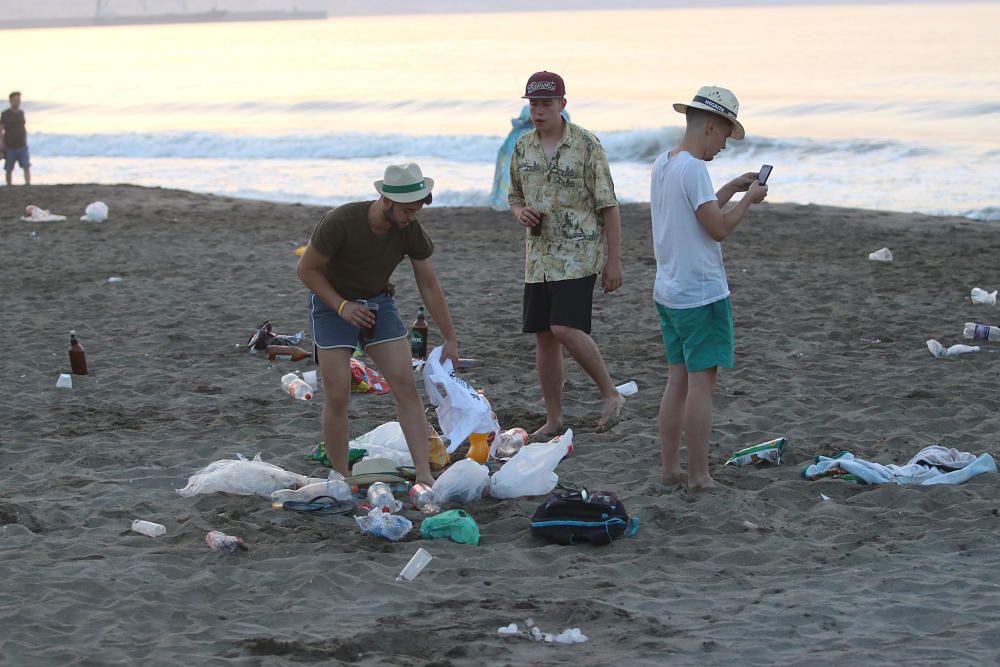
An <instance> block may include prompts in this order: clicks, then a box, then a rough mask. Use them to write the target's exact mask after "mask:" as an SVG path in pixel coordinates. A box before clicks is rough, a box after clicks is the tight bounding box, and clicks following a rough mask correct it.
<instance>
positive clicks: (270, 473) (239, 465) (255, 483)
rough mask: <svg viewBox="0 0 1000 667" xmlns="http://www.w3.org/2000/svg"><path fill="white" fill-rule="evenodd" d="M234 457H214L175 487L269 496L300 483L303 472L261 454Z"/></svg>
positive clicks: (193, 492)
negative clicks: (217, 459) (183, 482)
mask: <svg viewBox="0 0 1000 667" xmlns="http://www.w3.org/2000/svg"><path fill="white" fill-rule="evenodd" d="M236 456H238V457H239V458H237V459H223V460H221V461H214V462H212V463H209V464H208V465H207V466H205V467H204V468H202V469H201V470H199V471H198V472H196V473H195V474H193V475H191V477H190V478H189V479H188V483H187V486H185V487H184V488H183V489H177V493H179V494H180V495H182V496H194V495H197V494H199V493H235V494H237V495H241V496H252V495H258V496H262V497H264V498H270V497H271V494H272V493H274V492H275V491H277V490H279V489H290V488H293V487H297V486H302V485H303V484H304V483H305V481H306V479H307V478H306V476H305V475H298V474H296V473H294V472H289V471H287V470H285V469H284V468H281V467H279V466H276V465H273V464H271V463H264V462H263V461H261V459H260V454H258V455H257V456H255V457H253V460H252V461H248V460H247V458H246V457H245V456H243V455H242V454H237V455H236Z"/></svg>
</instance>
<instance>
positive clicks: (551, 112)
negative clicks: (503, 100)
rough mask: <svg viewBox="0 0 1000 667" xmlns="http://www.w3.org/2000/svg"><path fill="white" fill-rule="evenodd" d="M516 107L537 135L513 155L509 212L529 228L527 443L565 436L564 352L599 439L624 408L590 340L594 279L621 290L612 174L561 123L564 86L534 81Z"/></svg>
mask: <svg viewBox="0 0 1000 667" xmlns="http://www.w3.org/2000/svg"><path fill="white" fill-rule="evenodd" d="M524 99H526V100H528V101H529V104H530V105H531V120H532V123H533V125H534V128H535V130H534V132H529V133H527V134H525V135H524V136H523V137H521V138H520V139H519V140H518V142H517V145H516V146H515V148H514V155H513V157H512V158H511V164H510V194H509V196H508V202H509V203H510V208H511V212H512V213H513V214H514V218H515V219H516V220H517V222H518V224H520V225H522V226H523V227H526V228H527V229H526V230H525V266H524V283H525V284H524V311H523V313H524V314H523V327H522V330H523V331H524V333H533V334H535V337H536V340H537V344H538V345H537V348H536V352H535V361H536V365H537V367H538V375H539V379H540V381H541V385H542V396H543V398H544V400H545V412H546V422H545V424H544V425H543V426H542V427H541V428H540V429H538V430H537V431H536V432H535V433H534V436H535V437H537V438H541V437H546V436H549V435H552V434H554V433H557V432H561V431H562V428H563V424H562V387H563V363H562V350H563V348H565V349H566V350H568V351H569V353H570V354H571V355H572V356H573V358H574V359H575V360H576V362H577V363H578V364H580V366H581V367H582V368H583V370H584V371H586V372H587V374H588V375H590V377H591V378H592V379H593V380H594V383H595V384H596V385H597V388H598V390H599V391H600V393H601V399H602V403H603V405H602V410H601V418H600V420H599V421H598V422H597V430H598V431H599V432H600V431H606V430H608V429H610V428H611V427H612V426H614V425H615V424H617V423H618V421H619V420H620V419H621V412H622V408H623V406H624V403H625V399H624V398H622V397H621V396H620V395H619V394H618V392H617V391H616V390H615V386H614V383H612V381H611V376H610V375H609V374H608V369H607V367H606V366H605V365H604V359H603V358H602V357H601V351H600V350H599V349H598V347H597V344H596V343H595V342H594V339H593V338H591V337H590V325H591V310H592V305H593V291H594V285H595V284H596V282H597V274H598V273H600V274H601V286H602V287H603V288H604V291H605V292H613V291H615V290H616V289H618V288H619V287H621V284H622V264H621V216H620V215H619V211H618V201H617V199H616V198H615V186H614V182H613V181H612V180H611V169H610V168H609V167H608V159H607V156H605V154H604V148H603V147H602V146H601V142H600V141H598V140H597V137H595V136H594V135H593V134H591V133H590V132H588V131H587V130H585V129H583V128H582V127H580V126H578V125H574V124H573V123H570V122H569V121H567V120H565V119H564V118H563V117H562V115H561V113H562V111H563V109H565V108H566V87H565V84H564V83H563V80H562V77H560V76H559V75H558V74H554V73H552V72H536V73H535V74H532V75H531V78H529V79H528V83H527V85H526V86H525V92H524ZM605 239H606V241H607V252H606V253H605Z"/></svg>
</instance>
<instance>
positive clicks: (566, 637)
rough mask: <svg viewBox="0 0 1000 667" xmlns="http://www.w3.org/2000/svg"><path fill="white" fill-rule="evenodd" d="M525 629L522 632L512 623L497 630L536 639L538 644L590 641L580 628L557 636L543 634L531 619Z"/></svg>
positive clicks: (510, 634) (501, 632)
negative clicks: (542, 642) (541, 642)
mask: <svg viewBox="0 0 1000 667" xmlns="http://www.w3.org/2000/svg"><path fill="white" fill-rule="evenodd" d="M525 627H526V629H525V630H523V631H522V630H520V629H519V628H518V627H517V623H511V624H510V625H506V626H504V627H502V628H497V632H498V633H500V634H501V635H504V636H515V635H519V636H523V637H529V638H531V639H534V640H535V641H536V642H540V641H546V642H549V643H552V642H555V643H557V644H582V643H583V642H585V641H587V639H589V637H587V635H585V634H583V633H582V632H580V628H567V629H566V630H563V631H562V632H560V633H559V634H557V635H554V634H552V633H551V632H542V631H541V629H540V628H539V627H538V626H537V625H535V624H534V621H532V620H531V619H530V618H529V619H528V620H527V621H525Z"/></svg>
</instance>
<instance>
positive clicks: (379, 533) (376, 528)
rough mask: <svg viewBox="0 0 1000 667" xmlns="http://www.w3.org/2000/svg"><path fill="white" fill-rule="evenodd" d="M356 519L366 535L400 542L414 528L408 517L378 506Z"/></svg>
mask: <svg viewBox="0 0 1000 667" xmlns="http://www.w3.org/2000/svg"><path fill="white" fill-rule="evenodd" d="M354 520H355V521H357V522H358V528H360V529H361V532H362V533H364V534H365V535H374V536H375V537H384V538H385V539H387V540H391V541H393V542H398V541H399V540H401V539H403V538H404V537H406V534H407V533H409V532H410V529H411V528H413V522H411V521H410V520H409V519H407V518H406V517H404V516H401V515H399V514H389V513H388V512H383V511H382V510H381V509H379V508H378V507H376V508H374V509H372V510H371V511H369V512H368V514H367V516H356V517H354Z"/></svg>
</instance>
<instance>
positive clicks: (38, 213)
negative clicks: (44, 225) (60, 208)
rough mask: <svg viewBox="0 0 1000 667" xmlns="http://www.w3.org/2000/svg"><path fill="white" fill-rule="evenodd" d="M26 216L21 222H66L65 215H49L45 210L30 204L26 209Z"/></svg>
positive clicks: (23, 216) (22, 217)
mask: <svg viewBox="0 0 1000 667" xmlns="http://www.w3.org/2000/svg"><path fill="white" fill-rule="evenodd" d="M24 212H25V215H22V216H21V220H24V221H25V222H55V221H57V220H65V219H66V216H65V215H57V214H55V213H49V212H48V211H46V210H45V209H44V208H39V207H37V206H35V205H34V204H28V205H27V206H26V207H25V209H24Z"/></svg>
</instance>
